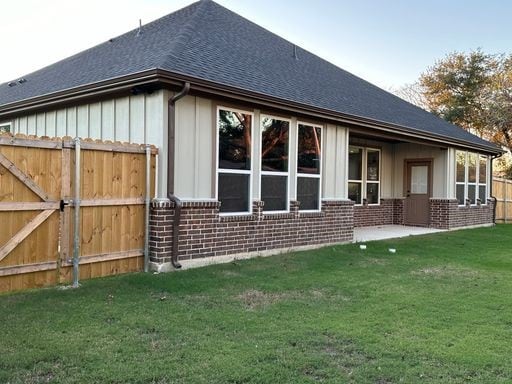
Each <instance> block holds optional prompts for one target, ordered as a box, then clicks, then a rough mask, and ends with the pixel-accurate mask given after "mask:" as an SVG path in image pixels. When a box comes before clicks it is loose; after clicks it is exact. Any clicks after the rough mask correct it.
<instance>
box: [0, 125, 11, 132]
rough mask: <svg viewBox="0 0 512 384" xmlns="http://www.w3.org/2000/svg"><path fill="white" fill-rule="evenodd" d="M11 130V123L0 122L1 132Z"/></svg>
mask: <svg viewBox="0 0 512 384" xmlns="http://www.w3.org/2000/svg"><path fill="white" fill-rule="evenodd" d="M5 132H11V123H0V133H5Z"/></svg>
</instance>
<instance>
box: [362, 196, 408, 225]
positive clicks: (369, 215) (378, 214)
mask: <svg viewBox="0 0 512 384" xmlns="http://www.w3.org/2000/svg"><path fill="white" fill-rule="evenodd" d="M403 206H404V199H380V204H379V205H358V206H354V227H370V226H375V225H391V224H396V225H402V224H403V211H404V209H403Z"/></svg>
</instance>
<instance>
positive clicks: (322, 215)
mask: <svg viewBox="0 0 512 384" xmlns="http://www.w3.org/2000/svg"><path fill="white" fill-rule="evenodd" d="M219 207H220V203H219V202H216V201H199V202H183V206H182V210H181V222H180V235H179V239H180V240H179V256H178V258H179V260H187V259H194V258H204V257H211V256H223V255H229V254H241V253H250V252H260V251H266V250H272V249H283V248H291V247H300V246H306V245H321V244H332V243H341V242H349V241H351V240H352V235H353V203H352V202H350V201H323V202H322V210H321V211H320V212H300V211H299V204H298V202H291V204H290V212H289V213H280V214H267V213H265V212H264V210H263V202H261V201H256V202H254V204H253V212H252V214H250V215H246V216H220V215H219ZM173 220H174V204H173V203H171V202H168V201H167V202H162V201H154V202H153V203H152V210H151V217H150V238H149V240H150V260H151V261H153V262H157V263H166V262H169V261H170V260H171V257H172V228H173Z"/></svg>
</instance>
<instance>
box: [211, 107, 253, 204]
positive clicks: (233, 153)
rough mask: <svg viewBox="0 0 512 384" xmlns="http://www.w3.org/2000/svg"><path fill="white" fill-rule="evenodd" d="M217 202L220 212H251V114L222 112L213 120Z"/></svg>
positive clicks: (224, 110)
mask: <svg viewBox="0 0 512 384" xmlns="http://www.w3.org/2000/svg"><path fill="white" fill-rule="evenodd" d="M217 117H218V118H217V134H218V138H217V139H218V156H217V162H218V163H217V164H218V165H217V198H218V200H219V201H220V203H221V205H220V212H221V213H230V214H244V213H250V212H251V208H252V207H251V203H252V201H251V200H252V199H251V184H252V182H251V181H252V180H251V177H252V175H251V171H252V114H250V113H248V112H243V111H237V110H231V109H226V108H219V109H218V116H217Z"/></svg>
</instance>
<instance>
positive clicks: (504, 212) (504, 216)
mask: <svg viewBox="0 0 512 384" xmlns="http://www.w3.org/2000/svg"><path fill="white" fill-rule="evenodd" d="M504 181H505V182H504V183H503V187H504V189H505V192H504V195H505V196H503V221H504V222H505V224H507V221H508V220H507V211H508V195H507V190H508V184H509V182H508V180H504Z"/></svg>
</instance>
